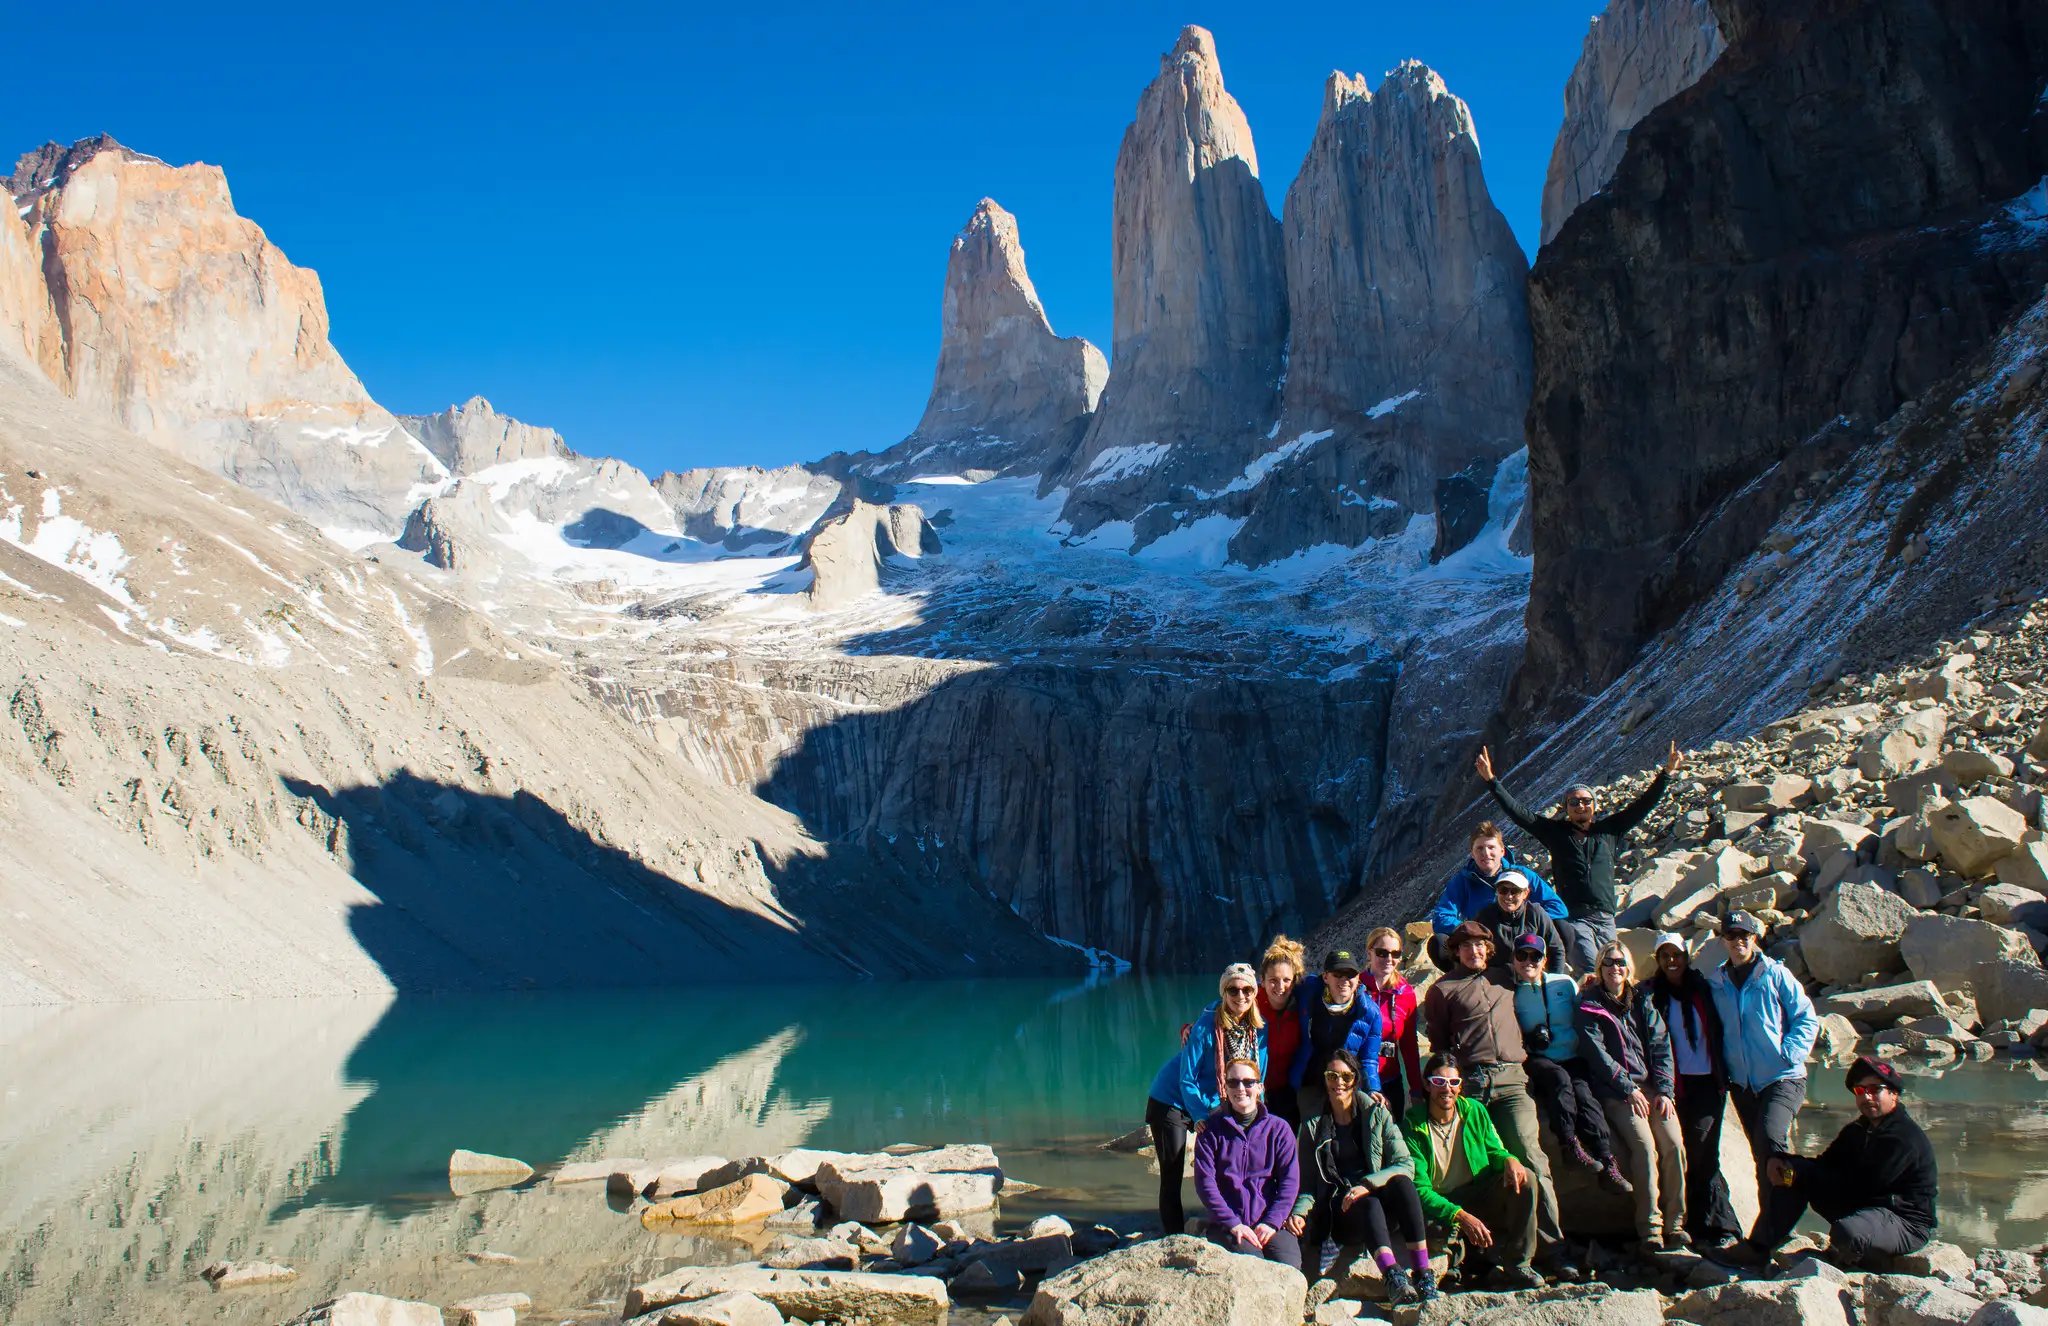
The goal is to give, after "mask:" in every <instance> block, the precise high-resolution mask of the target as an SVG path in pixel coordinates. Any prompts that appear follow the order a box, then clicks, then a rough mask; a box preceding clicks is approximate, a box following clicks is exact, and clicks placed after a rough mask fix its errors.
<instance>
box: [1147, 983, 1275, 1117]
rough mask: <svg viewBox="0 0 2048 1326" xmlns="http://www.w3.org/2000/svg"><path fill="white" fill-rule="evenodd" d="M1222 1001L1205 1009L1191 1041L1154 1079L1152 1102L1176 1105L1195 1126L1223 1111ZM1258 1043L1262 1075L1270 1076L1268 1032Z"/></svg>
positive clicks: (1191, 1032)
mask: <svg viewBox="0 0 2048 1326" xmlns="http://www.w3.org/2000/svg"><path fill="white" fill-rule="evenodd" d="M1221 1002H1222V1001H1221V1000H1218V1001H1217V1002H1216V1003H1213V1004H1210V1005H1209V1006H1208V1007H1207V1008H1205V1009H1203V1010H1202V1016H1200V1017H1198V1018H1196V1019H1195V1025H1194V1026H1192V1027H1190V1028H1188V1038H1187V1039H1186V1040H1185V1041H1182V1042H1181V1047H1180V1049H1179V1050H1178V1051H1176V1052H1175V1053H1174V1056H1173V1057H1172V1058H1171V1059H1168V1060H1167V1061H1166V1062H1165V1063H1164V1064H1161V1065H1160V1067H1159V1072H1158V1074H1157V1075H1156V1076H1154V1077H1153V1079H1152V1099H1154V1100H1156V1101H1158V1102H1159V1103H1160V1104H1162V1105H1172V1106H1174V1107H1176V1108H1177V1109H1179V1110H1180V1111H1181V1112H1182V1113H1183V1114H1185V1115H1187V1116H1188V1118H1189V1119H1191V1120H1193V1121H1194V1122H1195V1123H1200V1122H1202V1121H1203V1120H1204V1119H1207V1118H1208V1117H1209V1116H1210V1115H1212V1114H1214V1113H1215V1112H1216V1111H1217V1110H1220V1109H1222V1108H1223V1101H1222V1099H1221V1094H1220V1092H1219V1091H1218V1089H1217V1082H1216V1010H1217V1008H1218V1006H1219V1005H1220V1004H1221ZM1254 1043H1255V1044H1256V1045H1257V1046H1258V1047H1259V1054H1258V1058H1259V1076H1260V1077H1262V1078H1263V1077H1264V1076H1265V1075H1266V1029H1265V1028H1264V1027H1260V1028H1259V1034H1258V1036H1257V1037H1256V1039H1255V1041H1254Z"/></svg>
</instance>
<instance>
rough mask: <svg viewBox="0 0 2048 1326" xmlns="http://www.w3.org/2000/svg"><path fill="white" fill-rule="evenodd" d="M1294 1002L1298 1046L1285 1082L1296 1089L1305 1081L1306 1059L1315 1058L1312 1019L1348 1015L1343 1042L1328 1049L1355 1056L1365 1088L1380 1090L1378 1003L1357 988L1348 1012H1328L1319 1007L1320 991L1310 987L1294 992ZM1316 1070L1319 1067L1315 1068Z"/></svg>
mask: <svg viewBox="0 0 2048 1326" xmlns="http://www.w3.org/2000/svg"><path fill="white" fill-rule="evenodd" d="M1294 1002H1295V1004H1296V1006H1297V1007H1299V1008H1300V1009H1301V1045H1300V1047H1299V1048H1298V1049H1296V1050H1295V1052H1294V1067H1293V1069H1292V1070H1290V1072H1289V1073H1288V1081H1290V1082H1292V1083H1293V1084H1294V1086H1295V1089H1296V1090H1299V1089H1300V1088H1301V1084H1302V1083H1304V1082H1306V1081H1307V1080H1308V1074H1309V1061H1310V1060H1311V1059H1313V1058H1315V1052H1316V1036H1315V1023H1316V1018H1318V1017H1324V1018H1331V1017H1349V1018H1350V1019H1351V1026H1350V1027H1349V1028H1348V1029H1346V1031H1345V1032H1344V1043H1343V1044H1342V1045H1341V1046H1333V1047H1332V1049H1333V1050H1336V1049H1345V1050H1349V1051H1351V1053H1353V1054H1355V1055H1357V1056H1358V1066H1359V1067H1360V1068H1363V1069H1364V1070H1365V1089H1366V1090H1367V1091H1378V1090H1379V1089H1380V1038H1381V1036H1382V1034H1383V1033H1382V1031H1381V1021H1380V1006H1379V1004H1377V1003H1376V1002H1374V1000H1373V998H1372V996H1370V995H1368V994H1366V993H1365V991H1364V990H1360V991H1359V992H1358V993H1357V994H1356V995H1354V996H1352V999H1351V1011H1350V1012H1349V1013H1332V1012H1330V1011H1329V1010H1328V1009H1326V1008H1324V1007H1323V992H1322V991H1321V990H1320V989H1313V990H1310V991H1308V992H1307V994H1306V995H1305V996H1304V995H1296V996H1295V997H1294ZM1318 1071H1320V1070H1318Z"/></svg>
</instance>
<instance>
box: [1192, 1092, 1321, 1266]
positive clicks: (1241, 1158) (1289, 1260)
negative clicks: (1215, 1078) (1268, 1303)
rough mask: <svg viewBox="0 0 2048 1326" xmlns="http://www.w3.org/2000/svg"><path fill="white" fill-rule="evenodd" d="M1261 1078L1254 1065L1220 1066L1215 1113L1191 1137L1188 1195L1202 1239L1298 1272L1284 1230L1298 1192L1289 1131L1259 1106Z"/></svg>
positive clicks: (1296, 1251) (1297, 1250) (1296, 1156)
mask: <svg viewBox="0 0 2048 1326" xmlns="http://www.w3.org/2000/svg"><path fill="white" fill-rule="evenodd" d="M1265 1087H1266V1075H1265V1072H1264V1070H1263V1069H1261V1068H1260V1067H1259V1065H1258V1063H1257V1062H1256V1061H1255V1060H1251V1059H1232V1060H1231V1061H1230V1062H1229V1063H1228V1064H1225V1065H1224V1068H1223V1108H1222V1109H1220V1110H1217V1111H1216V1112H1215V1113H1214V1114H1212V1115H1210V1116H1209V1121H1208V1123H1207V1125H1206V1126H1204V1127H1203V1129H1202V1132H1201V1135H1200V1136H1199V1137H1197V1138H1196V1139H1195V1192H1196V1194H1197V1195H1198V1196H1199V1197H1200V1198H1201V1199H1202V1206H1203V1209H1204V1210H1205V1211H1206V1212H1207V1214H1208V1216H1209V1237H1210V1239H1211V1240H1213V1241H1214V1242H1216V1243H1219V1244H1221V1245H1222V1246H1224V1247H1226V1248H1228V1249H1230V1250H1231V1251H1232V1252H1241V1253H1243V1254H1245V1255H1246V1256H1248V1257H1263V1258H1264V1259H1266V1260H1267V1261H1271V1262H1284V1263H1286V1264H1287V1265H1289V1266H1292V1267H1293V1268H1294V1269H1295V1270H1297V1271H1298V1270H1300V1269H1301V1243H1300V1241H1299V1240H1297V1239H1296V1238H1295V1237H1294V1235H1292V1234H1290V1233H1288V1232H1287V1222H1288V1220H1289V1219H1290V1218H1292V1216H1293V1215H1294V1199H1295V1197H1296V1196H1298V1195H1299V1193H1300V1191H1301V1157H1300V1152H1299V1150H1298V1148H1297V1146H1296V1143H1295V1138H1294V1130H1293V1129H1292V1128H1289V1127H1288V1126H1287V1121H1286V1120H1285V1119H1282V1118H1281V1117H1280V1116H1279V1115H1277V1114H1274V1113H1273V1112H1272V1111H1270V1110H1268V1109H1266V1108H1265V1107H1264V1105H1263V1104H1261V1097H1262V1096H1263V1094H1264V1092H1265Z"/></svg>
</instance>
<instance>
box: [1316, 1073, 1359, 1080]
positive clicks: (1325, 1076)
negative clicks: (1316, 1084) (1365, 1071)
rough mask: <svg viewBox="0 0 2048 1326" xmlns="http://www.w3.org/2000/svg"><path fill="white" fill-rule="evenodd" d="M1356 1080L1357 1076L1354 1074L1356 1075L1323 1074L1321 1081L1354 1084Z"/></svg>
mask: <svg viewBox="0 0 2048 1326" xmlns="http://www.w3.org/2000/svg"><path fill="white" fill-rule="evenodd" d="M1357 1080H1358V1074H1356V1073H1325V1074H1323V1081H1325V1082H1356V1081H1357Z"/></svg>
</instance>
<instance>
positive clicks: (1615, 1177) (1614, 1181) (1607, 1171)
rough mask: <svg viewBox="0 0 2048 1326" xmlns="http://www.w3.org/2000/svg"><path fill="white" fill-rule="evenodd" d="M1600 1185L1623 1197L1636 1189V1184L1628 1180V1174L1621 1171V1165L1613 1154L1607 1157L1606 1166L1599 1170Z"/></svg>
mask: <svg viewBox="0 0 2048 1326" xmlns="http://www.w3.org/2000/svg"><path fill="white" fill-rule="evenodd" d="M1600 1186H1601V1187H1603V1188H1605V1189H1606V1190H1607V1191H1609V1192H1611V1193H1619V1194H1620V1195H1621V1196H1623V1197H1626V1196H1628V1195H1629V1194H1630V1193H1632V1192H1634V1191H1635V1190H1636V1186H1635V1185H1634V1184H1633V1183H1630V1182H1629V1181H1628V1175H1626V1174H1623V1173H1622V1172H1621V1166H1620V1164H1619V1163H1617V1162H1616V1161H1615V1159H1614V1157H1613V1156H1609V1157H1608V1158H1607V1164H1606V1166H1605V1167H1604V1168H1602V1169H1601V1171H1600Z"/></svg>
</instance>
